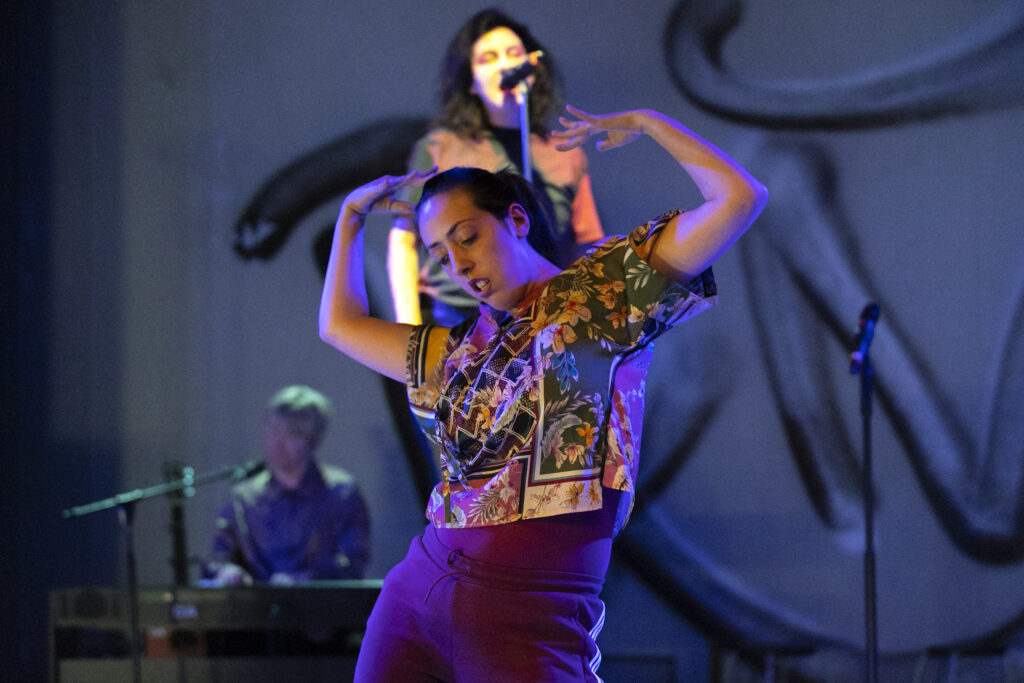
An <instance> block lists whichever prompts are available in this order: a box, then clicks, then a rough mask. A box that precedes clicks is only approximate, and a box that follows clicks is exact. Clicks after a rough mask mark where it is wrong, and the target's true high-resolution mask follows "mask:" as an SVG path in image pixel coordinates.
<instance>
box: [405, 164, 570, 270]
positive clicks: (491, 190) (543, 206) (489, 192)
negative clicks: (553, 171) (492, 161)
mask: <svg viewBox="0 0 1024 683" xmlns="http://www.w3.org/2000/svg"><path fill="white" fill-rule="evenodd" d="M453 190H462V191H463V192H465V193H467V194H468V195H469V196H470V198H471V199H472V200H473V206H475V207H476V208H478V209H480V210H481V211H486V212H487V213H489V214H491V215H492V216H494V217H495V218H497V219H498V220H505V218H506V217H507V216H508V208H509V206H511V205H512V204H519V205H520V206H522V207H523V209H525V210H526V215H527V217H528V218H529V219H530V231H529V232H528V233H527V234H526V241H527V242H528V243H529V244H530V246H531V247H533V249H534V251H536V252H537V253H538V254H540V255H541V256H543V257H544V258H546V259H547V260H549V261H551V262H552V263H559V262H560V260H561V258H560V257H561V255H560V254H559V253H558V251H557V245H556V244H555V242H554V240H552V239H551V227H550V226H551V221H552V220H554V219H553V216H552V214H551V212H550V210H549V208H548V207H549V205H550V201H549V200H548V198H547V195H545V194H544V193H543V192H541V191H540V190H538V189H537V186H536V185H534V184H533V183H531V182H530V181H528V180H526V178H524V177H523V176H521V175H519V174H518V173H515V172H514V171H510V170H502V171H498V172H497V173H491V172H490V171H485V170H483V169H481V168H471V167H468V166H457V167H455V168H452V169H449V170H447V171H445V172H444V173H438V174H437V175H435V176H434V177H433V178H431V179H430V180H428V181H427V182H426V184H424V186H423V193H422V194H421V195H420V201H419V203H417V204H416V215H417V217H419V213H420V207H422V206H423V204H424V202H426V201H427V200H428V199H430V198H431V197H433V196H435V195H439V194H442V193H444V192H451V191H453Z"/></svg>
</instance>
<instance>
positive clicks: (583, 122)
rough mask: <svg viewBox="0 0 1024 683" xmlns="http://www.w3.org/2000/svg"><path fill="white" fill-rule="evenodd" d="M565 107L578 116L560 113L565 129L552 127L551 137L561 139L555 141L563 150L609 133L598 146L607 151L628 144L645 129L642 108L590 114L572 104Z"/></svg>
mask: <svg viewBox="0 0 1024 683" xmlns="http://www.w3.org/2000/svg"><path fill="white" fill-rule="evenodd" d="M565 109H566V111H568V112H569V113H570V114H572V115H573V116H574V117H575V120H574V119H570V118H567V117H565V116H559V117H558V122H559V123H560V124H562V125H563V126H565V130H553V131H551V137H553V138H555V139H556V140H560V141H561V142H559V143H558V144H557V145H555V149H557V150H560V151H562V152H566V151H568V150H570V149H573V148H575V147H579V146H580V145H582V144H583V143H585V142H586V141H587V140H589V139H590V138H592V137H594V136H595V135H601V134H604V135H605V136H606V137H604V138H602V139H601V140H598V141H597V145H596V147H597V149H598V150H600V151H602V152H604V151H606V150H609V149H614V148H616V147H622V146H623V145H628V144H629V143H631V142H633V141H634V140H636V139H637V138H638V137H640V136H641V135H643V133H644V130H643V127H642V126H641V123H640V122H641V120H642V117H640V116H637V114H638V112H633V111H625V112H619V113H617V114H604V115H598V114H588V113H587V112H585V111H583V110H582V109H577V108H576V107H573V106H571V105H566V107H565Z"/></svg>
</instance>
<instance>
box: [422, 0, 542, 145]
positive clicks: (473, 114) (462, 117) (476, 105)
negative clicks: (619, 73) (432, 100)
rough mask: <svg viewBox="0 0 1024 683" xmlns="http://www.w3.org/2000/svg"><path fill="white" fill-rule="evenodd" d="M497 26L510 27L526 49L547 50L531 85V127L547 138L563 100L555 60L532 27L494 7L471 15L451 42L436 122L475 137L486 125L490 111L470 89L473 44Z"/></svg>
mask: <svg viewBox="0 0 1024 683" xmlns="http://www.w3.org/2000/svg"><path fill="white" fill-rule="evenodd" d="M496 28H507V29H510V30H511V31H512V32H513V33H515V34H516V35H517V36H519V39H520V40H522V41H523V47H525V48H526V51H527V52H535V51H537V50H543V51H544V56H543V57H542V58H541V60H540V63H539V64H538V65H537V70H536V71H535V72H534V77H535V80H534V83H533V86H532V87H531V88H530V129H531V130H532V131H533V132H534V133H536V134H538V135H540V136H542V137H547V131H548V130H549V128H548V121H549V119H550V117H551V115H552V114H553V113H554V112H555V110H556V109H557V107H558V106H559V104H558V103H559V100H560V99H561V78H560V76H559V74H558V70H557V68H556V67H555V62H554V59H553V58H552V57H551V53H550V52H548V50H547V49H546V48H545V47H544V46H542V45H541V44H540V43H539V42H538V41H537V39H536V38H534V37H533V34H532V33H530V29H529V28H527V27H526V26H525V25H524V24H520V23H518V22H516V21H514V20H513V19H512V18H511V17H509V16H508V15H507V14H504V13H503V12H501V11H499V10H497V9H494V8H491V9H485V10H483V11H480V12H477V13H476V14H474V15H473V16H471V17H470V18H469V19H468V20H467V21H466V23H464V24H463V25H462V27H461V28H460V29H459V30H458V32H457V33H456V34H455V37H454V38H452V41H451V42H450V43H449V44H448V49H447V50H446V51H445V56H444V61H443V62H442V63H441V92H440V96H441V114H440V116H438V117H437V119H436V120H435V121H434V124H435V125H437V126H442V127H444V128H448V129H450V130H452V131H454V132H456V133H459V134H462V135H470V136H473V137H477V136H478V135H479V134H480V133H482V132H483V131H484V130H485V129H486V128H487V126H488V124H489V121H488V120H487V110H486V109H484V106H483V104H482V103H481V102H480V98H479V97H477V96H476V95H474V94H472V93H471V92H470V88H472V86H473V68H472V59H473V44H474V43H476V41H477V40H479V39H480V37H481V36H483V35H484V34H486V33H490V32H491V31H493V30H494V29H496Z"/></svg>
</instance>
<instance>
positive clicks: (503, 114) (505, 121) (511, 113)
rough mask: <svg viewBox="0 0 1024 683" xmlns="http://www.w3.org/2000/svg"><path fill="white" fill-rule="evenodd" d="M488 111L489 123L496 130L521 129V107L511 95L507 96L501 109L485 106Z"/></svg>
mask: <svg viewBox="0 0 1024 683" xmlns="http://www.w3.org/2000/svg"><path fill="white" fill-rule="evenodd" d="M485 107H486V109H487V121H488V123H490V124H491V125H492V126H494V127H495V128H518V127H519V105H518V104H516V99H515V97H513V96H512V95H511V94H507V95H506V96H505V99H504V101H503V102H502V105H501V106H500V107H495V106H493V105H489V104H488V105H485Z"/></svg>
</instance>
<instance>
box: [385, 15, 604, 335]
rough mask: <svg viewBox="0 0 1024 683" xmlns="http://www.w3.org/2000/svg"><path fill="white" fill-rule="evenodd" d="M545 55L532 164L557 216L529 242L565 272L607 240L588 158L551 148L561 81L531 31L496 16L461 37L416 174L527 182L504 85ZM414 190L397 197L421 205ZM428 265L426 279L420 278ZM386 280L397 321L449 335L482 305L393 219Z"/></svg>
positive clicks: (533, 95) (448, 60)
mask: <svg viewBox="0 0 1024 683" xmlns="http://www.w3.org/2000/svg"><path fill="white" fill-rule="evenodd" d="M537 51H541V52H542V53H543V55H542V56H541V57H540V58H539V59H537V58H536V57H535V60H536V61H537V67H536V69H535V70H533V71H532V73H531V74H530V75H529V76H528V77H527V78H526V84H527V85H528V86H529V87H528V90H529V96H528V102H529V123H530V129H531V130H530V149H529V155H530V156H529V158H530V159H531V166H532V167H533V181H534V184H535V185H537V186H538V187H539V188H542V189H543V190H544V192H543V194H542V199H545V204H546V206H545V207H544V208H545V209H546V211H547V212H549V213H551V214H553V220H551V221H549V223H550V228H549V229H548V231H547V232H546V234H540V232H539V231H537V232H536V233H533V232H531V234H530V241H531V244H532V245H533V246H534V248H535V249H536V250H537V251H538V252H539V253H541V254H542V255H544V256H545V257H546V258H547V259H548V260H550V261H551V262H552V263H554V264H555V265H557V266H558V267H559V268H564V267H566V266H568V265H569V263H570V261H572V260H573V259H575V258H576V257H577V256H579V255H580V254H582V252H583V251H584V246H585V245H589V244H590V243H593V242H595V241H597V240H599V239H601V237H602V236H603V233H602V230H601V223H600V221H599V220H598V217H597V208H596V207H595V205H594V197H593V195H592V194H591V188H590V176H589V175H588V173H587V158H586V156H585V155H584V153H583V152H582V150H579V149H575V150H572V151H571V152H559V151H557V150H556V149H555V143H554V142H553V141H552V140H551V139H550V138H549V136H548V132H547V131H549V130H550V124H551V123H552V122H551V121H550V119H551V117H552V115H553V114H554V113H555V112H556V111H557V109H558V107H559V103H558V99H559V92H558V76H557V71H556V69H555V66H554V62H553V61H552V59H551V56H550V53H549V52H548V51H547V50H546V49H544V48H542V46H541V45H540V43H538V42H537V40H536V39H535V38H534V37H533V35H531V33H530V31H529V29H528V28H527V27H526V26H523V25H522V24H519V23H517V22H515V21H513V20H512V19H511V18H510V17H508V16H507V15H505V14H502V13H501V12H499V11H497V10H494V9H487V10H483V11H482V12H478V13H477V14H475V15H473V16H472V17H470V18H469V20H468V21H466V23H465V24H463V26H462V27H461V28H460V29H459V30H458V32H457V33H456V35H455V37H454V38H453V39H452V41H451V43H450V44H449V45H448V49H447V51H446V53H445V57H444V62H443V64H442V68H441V114H440V116H439V117H438V118H437V119H436V121H435V124H434V126H435V127H434V129H433V130H431V131H430V132H429V133H428V134H427V135H426V136H425V137H423V138H422V139H420V140H419V141H418V142H417V143H416V145H415V146H414V147H413V151H412V155H411V157H410V161H409V168H408V170H410V171H416V170H419V171H425V170H427V169H429V168H433V167H435V166H436V167H438V168H439V169H440V170H441V171H444V170H447V169H449V168H454V167H456V166H471V167H476V168H483V169H485V170H488V171H498V170H502V169H506V168H507V169H511V170H513V171H515V172H517V173H521V167H522V163H523V162H522V159H523V154H522V139H521V136H520V128H519V126H520V114H519V108H518V105H517V103H516V99H515V96H514V94H513V92H512V91H511V90H503V89H502V88H501V81H502V76H503V75H504V74H507V73H508V72H509V71H511V70H513V69H515V68H516V67H518V66H520V65H522V64H523V63H525V62H526V61H527V60H528V59H530V55H533V54H535V53H536V52H537ZM418 198H419V191H418V190H408V191H406V192H405V193H403V195H402V196H401V197H400V199H403V200H405V201H407V202H410V203H412V204H415V203H416V201H417V199H418ZM421 264H422V265H423V268H422V271H421V270H420V266H421ZM388 276H389V279H390V283H391V296H392V302H393V304H394V310H395V319H396V320H397V321H398V322H404V323H411V324H419V323H420V322H434V323H437V324H440V325H446V326H451V325H454V324H456V323H457V322H459V321H461V320H463V319H464V318H466V317H467V316H469V315H471V314H474V313H476V310H477V302H476V301H474V299H473V298H472V297H470V296H469V295H468V294H466V293H465V292H464V291H462V289H461V288H460V287H459V286H458V285H456V284H455V283H454V282H453V281H452V279H451V278H450V277H448V275H447V274H445V272H444V269H443V268H442V267H441V266H440V264H438V263H437V262H436V261H435V260H434V259H431V258H429V257H427V256H426V254H425V252H423V251H419V250H418V249H417V240H416V226H415V224H414V219H413V218H412V217H409V216H402V217H398V218H396V219H395V221H394V223H393V226H392V230H391V233H390V235H389V238H388Z"/></svg>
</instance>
